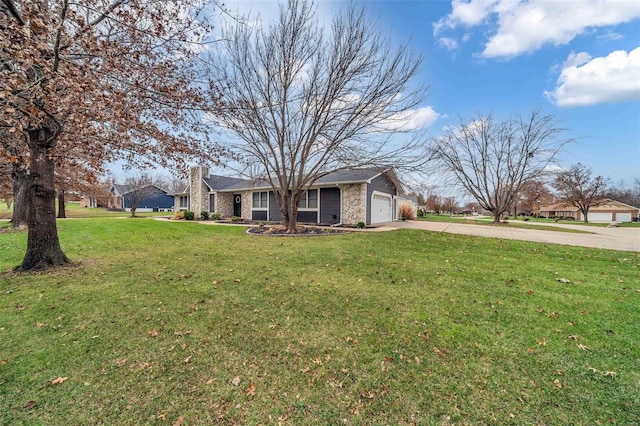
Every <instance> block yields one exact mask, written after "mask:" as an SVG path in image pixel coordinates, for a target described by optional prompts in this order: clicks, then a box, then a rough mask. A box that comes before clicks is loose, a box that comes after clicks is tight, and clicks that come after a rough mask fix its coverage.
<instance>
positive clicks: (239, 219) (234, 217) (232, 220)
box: [231, 216, 242, 222]
mask: <svg viewBox="0 0 640 426" xmlns="http://www.w3.org/2000/svg"><path fill="white" fill-rule="evenodd" d="M241 220H242V218H241V217H238V216H231V222H239V221H241Z"/></svg>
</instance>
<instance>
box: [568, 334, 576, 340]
mask: <svg viewBox="0 0 640 426" xmlns="http://www.w3.org/2000/svg"><path fill="white" fill-rule="evenodd" d="M567 340H578V336H575V335H574V336H568V337H567Z"/></svg>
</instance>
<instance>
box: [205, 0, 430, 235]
mask: <svg viewBox="0 0 640 426" xmlns="http://www.w3.org/2000/svg"><path fill="white" fill-rule="evenodd" d="M379 33H380V31H378V30H377V29H376V27H375V25H374V24H373V23H372V22H370V21H369V20H368V19H367V18H366V17H365V13H364V11H363V10H357V9H356V8H355V6H353V5H351V6H349V8H348V9H347V10H346V11H345V12H344V13H341V14H339V15H337V16H336V17H335V19H334V20H333V24H332V26H331V31H330V32H328V33H325V32H323V30H322V29H321V28H319V27H318V26H317V17H316V16H315V6H314V4H313V3H312V2H308V1H306V0H289V1H288V3H287V4H286V6H284V5H281V7H280V18H279V21H278V22H276V23H275V24H273V25H271V26H269V27H268V28H257V27H256V26H250V25H246V24H238V25H235V26H233V27H232V28H231V29H230V30H228V31H227V34H226V35H225V40H224V42H223V43H222V46H223V48H224V56H225V58H226V59H227V60H226V61H225V62H224V63H220V61H211V63H210V68H211V73H212V75H213V76H214V80H216V81H219V87H220V88H221V90H222V91H223V92H224V100H225V102H226V103H225V107H224V108H223V109H222V110H221V113H220V116H219V120H218V121H217V122H216V123H217V124H219V125H220V126H222V127H223V128H224V129H225V130H226V131H227V133H228V134H230V135H231V136H234V137H235V141H237V143H235V144H234V145H233V147H234V148H235V149H237V150H238V151H239V152H241V153H242V154H244V155H245V159H246V160H247V161H248V162H250V163H257V164H258V165H259V166H260V168H261V170H262V173H263V174H264V176H263V177H264V178H265V179H266V180H267V181H268V182H269V183H270V185H271V187H272V188H273V191H274V193H275V194H276V200H277V202H278V204H279V207H280V211H281V213H282V217H283V226H285V227H286V228H287V232H290V233H295V232H297V229H296V216H297V210H298V200H299V198H300V196H301V195H302V194H303V192H304V191H305V190H306V189H308V188H309V186H310V185H312V184H313V183H314V182H315V181H316V180H317V179H318V178H320V177H322V176H323V175H325V174H326V173H328V172H330V171H333V170H339V169H342V168H347V167H352V168H354V167H363V166H367V167H372V166H380V167H381V168H382V167H384V168H388V167H389V166H397V165H406V166H408V165H415V164H416V162H417V160H420V159H422V158H424V156H423V155H422V153H420V154H417V151H418V149H419V145H420V144H419V141H418V140H417V139H409V140H408V141H403V142H400V139H399V136H398V135H399V134H400V133H402V132H405V131H407V130H408V127H410V126H408V124H407V120H408V119H409V118H411V117H412V112H413V108H414V107H416V106H417V105H418V104H419V102H421V100H422V98H423V94H424V90H423V89H422V88H420V89H417V90H411V89H410V82H411V80H412V78H413V77H414V76H415V75H416V73H417V71H418V67H419V65H420V63H421V58H420V57H418V56H416V55H414V54H412V53H411V52H410V51H409V50H408V48H407V46H401V47H400V48H398V49H397V50H393V49H392V48H390V47H389V43H388V42H387V40H385V39H383V38H382V37H381V36H380V34H379ZM391 131H394V132H395V133H396V136H395V137H393V138H392V137H390V134H391V133H390V132H391Z"/></svg>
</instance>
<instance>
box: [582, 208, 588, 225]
mask: <svg viewBox="0 0 640 426" xmlns="http://www.w3.org/2000/svg"><path fill="white" fill-rule="evenodd" d="M580 213H582V221H583V222H584V223H589V216H588V215H589V210H588V209H587V210H580Z"/></svg>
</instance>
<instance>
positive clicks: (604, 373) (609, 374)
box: [602, 371, 617, 377]
mask: <svg viewBox="0 0 640 426" xmlns="http://www.w3.org/2000/svg"><path fill="white" fill-rule="evenodd" d="M602 375H603V376H605V377H607V376H611V377H616V376H617V374H616V372H615V371H604V372H603V373H602Z"/></svg>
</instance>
